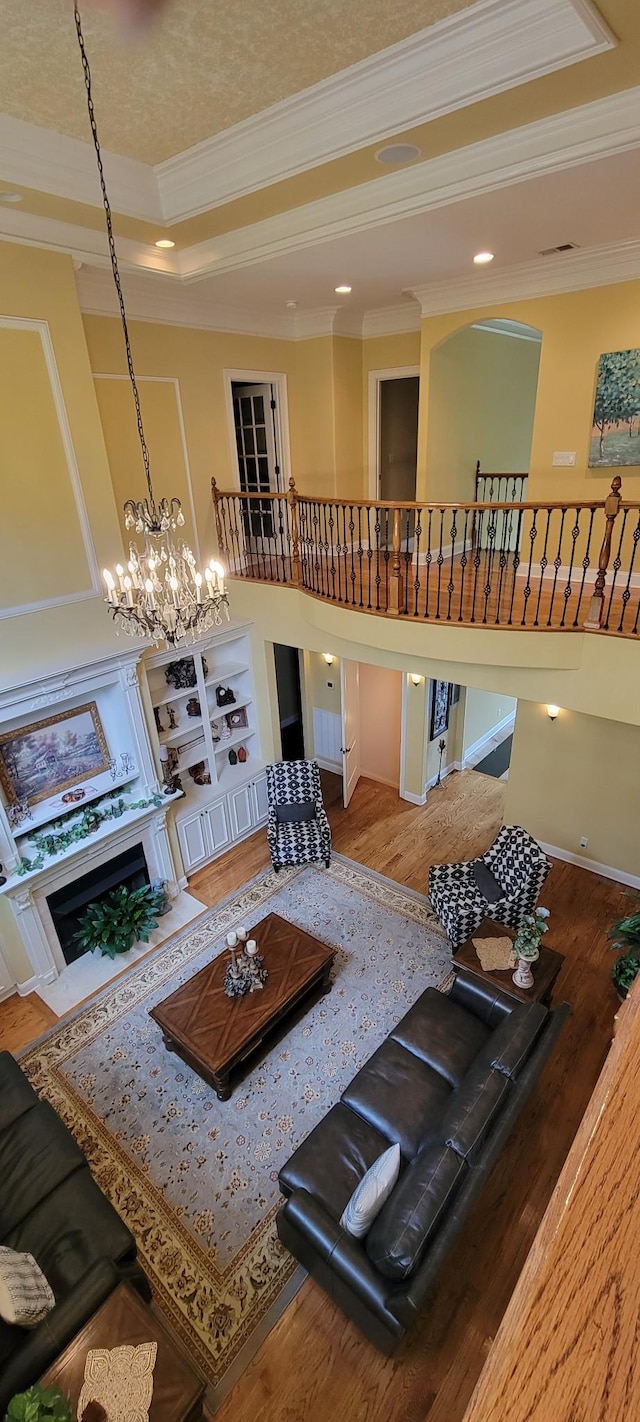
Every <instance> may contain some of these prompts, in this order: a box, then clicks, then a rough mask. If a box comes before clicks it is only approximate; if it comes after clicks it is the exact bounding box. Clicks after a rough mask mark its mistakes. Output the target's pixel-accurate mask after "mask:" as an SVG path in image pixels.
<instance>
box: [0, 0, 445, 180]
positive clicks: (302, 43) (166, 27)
mask: <svg viewBox="0 0 640 1422" xmlns="http://www.w3.org/2000/svg"><path fill="white" fill-rule="evenodd" d="M468 6H469V0H402V4H401V5H396V6H394V5H392V4H390V3H389V0H349V3H346V0H269V4H267V5H265V4H264V0H260V3H259V0H245V3H240V4H238V3H237V2H236V3H233V4H232V3H230V0H168V3H167V5H166V7H165V9H164V10H163V11H162V13H161V16H160V18H159V20H158V21H157V22H156V24H155V26H154V27H153V28H152V30H151V31H150V32H149V33H147V34H145V35H144V36H143V37H142V38H141V39H139V40H131V39H129V40H126V41H125V40H124V39H120V38H119V35H118V31H117V28H116V24H115V19H114V9H115V0H112V3H111V4H109V3H105V0H85V3H84V5H83V7H82V10H83V28H84V32H85V38H86V42H87V50H88V53H89V59H90V62H91V68H92V74H93V84H94V100H95V105H96V114H97V118H98V123H99V129H100V137H101V141H102V143H103V145H104V146H105V147H106V148H110V149H111V150H112V151H114V152H116V153H121V154H125V155H127V156H129V157H132V158H139V159H141V160H143V161H144V162H146V163H158V162H161V161H162V160H163V159H165V158H169V157H171V156H172V155H173V154H174V153H180V152H182V151H183V150H184V149H185V148H189V147H191V145H192V144H194V143H199V142H201V140H202V139H205V138H209V137H210V136H211V135H213V134H215V133H219V132H221V131H222V130H223V129H225V128H229V127H230V126H231V125H232V124H235V123H239V122H240V121H241V120H242V119H246V118H248V117H250V116H251V115H253V114H256V113H259V112H261V110H262V109H265V108H267V107H268V106H269V105H270V104H275V103H277V102H278V101H279V100H281V99H285V98H287V97H289V96H290V95H291V94H295V93H298V92H299V91H300V90H301V89H305V88H307V87H308V86H309V85H311V84H316V83H318V82H319V81H320V80H322V79H326V78H328V77H329V76H330V75H332V74H336V73H338V72H339V71H340V70H342V69H346V68H347V67H348V66H349V65H351V64H355V63H356V62H357V61H358V60H361V59H366V58H367V57H368V56H370V55H372V54H375V53H377V51H378V50H381V49H385V48H386V47H387V46H388V45H391V44H394V43H395V42H396V41H398V40H402V39H406V38H407V36H408V35H411V34H415V33H417V31H418V30H422V29H426V28H427V27H428V26H429V25H431V24H434V23H435V22H436V21H437V20H441V19H443V18H445V17H446V16H447V15H452V14H455V13H456V12H458V11H460V10H465V9H467V8H468ZM0 11H1V16H0V24H1V32H2V43H1V45H0V108H1V109H2V110H3V111H4V112H5V113H8V114H10V115H12V116H13V117H14V118H19V119H25V120H27V121H29V122H31V123H36V124H40V125H42V126H43V127H45V128H52V129H56V130H57V131H58V132H59V133H65V134H69V135H70V136H71V137H73V138H83V139H86V138H88V136H89V133H88V120H87V114H86V107H85V98H84V87H83V82H82V72H81V66H80V56H79V53H78V48H77V40H76V34H75V26H74V21H73V6H72V3H71V0H29V3H25V0H2V3H1V6H0Z"/></svg>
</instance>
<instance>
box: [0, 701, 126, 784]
mask: <svg viewBox="0 0 640 1422" xmlns="http://www.w3.org/2000/svg"><path fill="white" fill-rule="evenodd" d="M109 764H110V758H109V750H108V747H107V742H106V740H105V736H104V731H103V729H102V723H101V721H100V716H99V714H98V708H97V706H96V703H95V701H90V702H88V703H87V705H86V706H74V707H73V709H72V710H71V711H60V712H59V713H58V715H56V716H48V717H47V718H46V720H44V721H34V722H33V723H32V724H31V725H30V726H20V728H19V729H18V730H14V731H5V732H4V733H3V734H2V735H0V784H2V788H3V790H4V791H5V793H6V795H7V798H8V800H9V804H11V805H15V804H18V803H22V804H27V805H37V804H38V802H39V801H40V800H48V799H49V796H50V795H55V794H57V793H59V791H61V790H68V789H69V788H70V787H71V786H72V785H78V784H79V783H80V781H82V780H88V779H89V778H90V777H91V776H93V775H99V774H100V772H101V771H103V770H108V769H109Z"/></svg>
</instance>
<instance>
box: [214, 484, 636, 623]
mask: <svg viewBox="0 0 640 1422" xmlns="http://www.w3.org/2000/svg"><path fill="white" fill-rule="evenodd" d="M620 487H621V480H620V478H619V477H616V478H615V479H614V480H613V483H612V486H611V493H610V494H609V495H608V497H607V498H606V499H605V500H604V501H603V502H596V501H593V502H585V503H573V502H568V503H548V504H537V503H511V502H496V503H491V504H486V503H479V502H478V503H471V504H420V503H402V504H392V503H382V502H377V503H371V502H357V501H356V500H347V499H310V498H306V497H304V496H303V495H301V494H298V492H297V490H296V488H295V484H294V482H293V480H291V482H290V488H289V492H288V494H265V493H260V494H250V493H226V492H221V491H220V490H219V489H218V488H217V487H216V484H215V481H213V486H212V489H213V500H214V507H215V516H216V528H217V534H218V543H219V547H220V551H221V553H222V555H223V556H224V558H225V560H226V562H227V565H228V568H229V573H230V574H231V576H232V577H237V578H245V579H248V580H250V581H254V582H269V583H274V582H275V583H286V584H291V585H293V586H294V587H297V588H303V589H304V590H305V591H306V592H308V593H310V594H312V595H313V596H315V597H319V598H322V599H323V600H324V601H326V602H332V603H337V604H339V605H340V606H342V607H350V608H355V609H356V610H358V611H360V612H373V613H377V614H379V615H382V616H393V617H404V618H411V619H412V620H414V621H428V622H440V623H457V624H462V625H464V626H482V627H503V628H513V629H518V630H521V629H525V630H529V631H543V630H553V631H563V632H574V631H580V630H582V629H586V630H588V631H594V632H598V631H599V632H607V633H610V634H613V635H617V636H623V637H634V636H637V635H638V633H639V632H640V555H639V554H638V542H639V540H640V505H638V504H625V503H622V500H621V494H620Z"/></svg>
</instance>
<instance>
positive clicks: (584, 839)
mask: <svg viewBox="0 0 640 1422" xmlns="http://www.w3.org/2000/svg"><path fill="white" fill-rule="evenodd" d="M588 843H589V841H588V839H587V836H586V834H583V836H582V839H581V840H580V848H581V849H586V847H587V845H588Z"/></svg>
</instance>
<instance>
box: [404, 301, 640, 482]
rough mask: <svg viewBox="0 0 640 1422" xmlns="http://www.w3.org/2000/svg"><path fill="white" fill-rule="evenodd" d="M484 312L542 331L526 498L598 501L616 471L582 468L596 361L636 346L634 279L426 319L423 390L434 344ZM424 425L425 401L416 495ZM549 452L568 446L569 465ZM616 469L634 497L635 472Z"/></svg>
mask: <svg viewBox="0 0 640 1422" xmlns="http://www.w3.org/2000/svg"><path fill="white" fill-rule="evenodd" d="M490 316H499V317H502V318H505V317H506V318H508V319H510V320H513V321H523V322H525V323H526V324H527V325H530V326H535V327H537V329H538V330H540V331H542V349H541V357H540V374H539V380H538V393H537V398H536V408H535V419H534V430H533V443H532V448H531V462H530V481H529V493H528V497H529V499H532V500H534V499H540V500H556V499H558V498H562V499H564V498H565V497H569V498H576V499H580V500H584V499H587V500H588V499H602V498H604V496H605V495H606V493H607V490H608V487H609V484H610V482H611V477H612V474H613V473H615V472H616V471H615V470H607V469H592V470H589V469H588V468H587V464H588V458H589V440H590V435H591V421H592V415H593V399H594V393H595V384H596V372H597V365H598V358H599V356H600V355H601V354H603V353H604V352H606V351H618V350H627V349H629V348H632V347H635V346H640V282H621V283H620V284H618V285H616V286H603V287H597V288H595V289H594V290H591V291H576V292H570V293H568V294H566V295H563V296H545V297H538V298H536V299H535V300H530V301H515V302H509V303H506V304H504V305H502V306H500V305H497V306H495V307H493V306H491V307H484V308H483V309H476V310H470V311H456V312H451V313H449V314H448V315H445V316H432V317H428V318H426V319H425V320H424V321H423V323H422V345H421V381H422V389H423V390H424V391H427V390H428V389H429V380H430V374H431V368H432V363H433V360H434V352H435V351H436V348H437V347H438V346H439V344H440V342H441V341H444V340H445V339H446V338H447V337H448V336H450V335H452V334H453V332H455V331H459V330H461V329H462V328H463V327H465V326H469V325H470V324H471V323H472V322H473V321H477V320H481V319H482V320H486V319H487V317H490ZM428 424H429V421H428V403H427V400H426V399H423V401H422V402H421V420H420V427H419V431H418V484H419V488H421V489H422V490H423V493H424V491H425V490H426V489H427V487H428V478H427V468H428V440H429V434H428ZM554 450H575V451H576V464H575V468H574V469H566V468H554V467H553V465H552V458H553V452H554ZM620 473H621V474H622V479H623V491H624V497H626V498H627V499H636V500H637V499H638V498H640V470H639V469H638V468H630V469H628V470H625V469H622V470H621V471H620Z"/></svg>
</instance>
